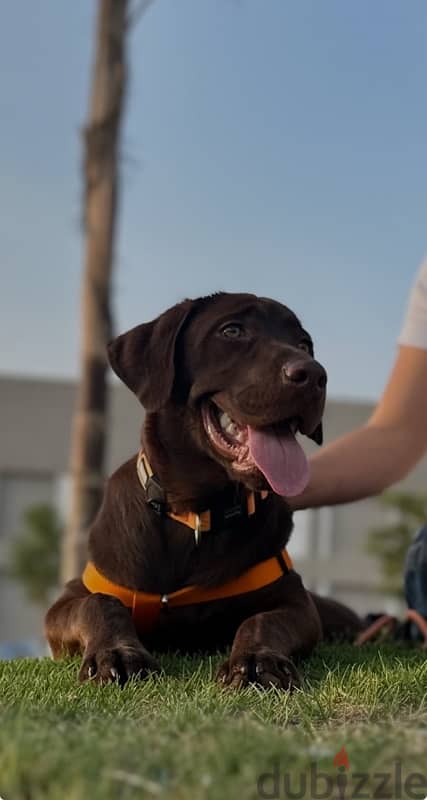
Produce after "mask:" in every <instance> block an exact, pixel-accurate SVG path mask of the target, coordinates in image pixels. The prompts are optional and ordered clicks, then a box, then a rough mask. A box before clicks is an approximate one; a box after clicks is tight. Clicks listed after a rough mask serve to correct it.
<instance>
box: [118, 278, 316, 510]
mask: <svg viewBox="0 0 427 800" xmlns="http://www.w3.org/2000/svg"><path fill="white" fill-rule="evenodd" d="M108 352H109V358H110V363H111V366H112V368H113V369H114V371H115V372H116V374H117V375H118V376H119V378H121V380H122V381H123V382H124V383H125V384H126V385H127V386H128V387H129V388H130V389H131V390H132V391H133V392H134V393H135V394H136V395H137V396H138V397H139V399H140V401H141V403H142V405H143V406H144V408H145V409H146V411H147V412H148V413H153V412H156V413H158V412H160V411H163V413H165V414H167V413H168V409H169V411H171V409H172V407H173V408H175V409H176V408H177V407H180V408H181V409H183V411H184V414H187V415H188V418H189V424H188V426H186V429H187V430H188V436H191V438H192V442H191V448H194V446H196V447H197V448H198V450H199V451H200V450H202V451H203V452H204V453H206V452H207V453H208V454H209V457H210V458H211V459H214V460H215V461H216V462H217V463H219V464H220V465H221V466H222V467H223V468H224V469H225V470H226V472H227V473H228V475H229V477H230V478H231V479H232V480H238V481H240V482H242V483H244V484H245V485H246V486H248V487H249V488H253V489H263V488H264V489H265V488H267V489H269V488H272V489H273V490H274V491H275V492H276V493H278V494H281V495H283V496H286V497H291V496H292V495H296V494H299V493H301V492H302V490H303V489H304V487H305V485H306V483H307V480H308V467H307V461H306V458H305V456H304V453H303V451H302V448H301V447H300V445H299V444H298V442H297V440H296V438H295V434H296V432H297V431H299V432H301V433H302V434H305V435H307V436H309V437H310V438H312V439H314V441H316V442H317V443H318V444H321V442H322V423H321V420H322V414H323V409H324V404H325V394H326V380H327V378H326V372H325V370H324V369H323V367H322V366H321V365H320V364H319V363H318V362H317V361H315V359H314V354H313V345H312V341H311V338H310V336H309V334H308V333H307V331H305V330H304V328H303V327H302V326H301V324H300V322H299V320H298V319H297V317H296V316H295V314H294V313H293V312H292V311H290V309H289V308H286V306H283V305H281V304H280V303H277V302H275V301H274V300H269V299H266V298H260V297H256V296H255V295H250V294H226V293H220V294H217V295H213V296H211V297H207V298H200V299H198V300H185V301H184V302H183V303H180V304H178V305H176V306H173V308H171V309H169V310H168V311H166V312H165V313H164V314H162V315H161V316H160V317H158V318H157V319H156V320H153V321H152V322H149V323H146V324H143V325H139V326H137V327H136V328H133V329H132V330H131V331H129V332H128V333H124V334H123V335H122V336H119V337H118V338H117V339H115V340H114V341H113V342H111V344H110V345H109V350H108ZM189 446H190V443H189Z"/></svg>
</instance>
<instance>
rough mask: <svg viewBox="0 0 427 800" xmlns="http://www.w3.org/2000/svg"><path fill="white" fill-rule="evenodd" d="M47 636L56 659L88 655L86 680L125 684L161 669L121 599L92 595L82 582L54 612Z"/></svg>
mask: <svg viewBox="0 0 427 800" xmlns="http://www.w3.org/2000/svg"><path fill="white" fill-rule="evenodd" d="M45 632H46V638H47V640H48V642H49V645H50V648H51V651H52V655H53V657H54V658H55V659H57V658H60V657H61V656H63V655H64V654H69V655H74V654H76V653H80V654H81V655H82V656H83V661H82V665H81V669H80V673H79V680H80V681H86V680H92V679H93V680H95V681H97V682H99V683H107V682H110V681H116V682H118V683H120V684H121V685H123V684H124V683H125V682H126V681H127V680H128V679H129V678H131V677H139V678H143V677H145V676H146V675H147V673H148V672H150V671H155V670H157V669H158V668H159V666H158V664H157V662H156V660H155V659H154V658H153V657H152V656H151V655H150V653H149V652H148V650H146V649H145V647H143V645H142V644H141V642H140V640H139V638H138V635H137V632H136V629H135V626H134V623H133V621H132V617H131V615H130V612H129V609H128V608H126V607H125V606H124V605H123V604H122V603H121V602H120V600H118V599H117V598H115V597H110V596H108V595H104V594H90V593H89V592H88V591H87V589H86V588H85V587H84V585H83V583H82V582H81V581H80V580H75V581H71V582H70V583H69V584H68V585H67V587H66V589H65V591H64V593H63V595H62V596H61V597H60V598H59V600H57V602H56V603H55V604H54V605H53V606H52V608H50V609H49V611H48V612H47V614H46V620H45Z"/></svg>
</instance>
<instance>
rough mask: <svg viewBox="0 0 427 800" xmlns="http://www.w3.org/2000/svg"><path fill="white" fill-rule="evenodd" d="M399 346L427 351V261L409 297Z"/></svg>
mask: <svg viewBox="0 0 427 800" xmlns="http://www.w3.org/2000/svg"><path fill="white" fill-rule="evenodd" d="M398 341H399V344H403V345H409V346H410V347H420V348H422V349H423V350H427V260H426V261H424V263H423V265H422V267H421V269H420V271H419V273H418V277H417V279H416V281H415V284H414V286H413V288H412V291H411V294H410V296H409V303H408V307H407V310H406V316H405V320H404V323H403V328H402V331H401V334H400V336H399V340H398Z"/></svg>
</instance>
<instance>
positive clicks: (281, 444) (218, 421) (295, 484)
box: [202, 401, 309, 497]
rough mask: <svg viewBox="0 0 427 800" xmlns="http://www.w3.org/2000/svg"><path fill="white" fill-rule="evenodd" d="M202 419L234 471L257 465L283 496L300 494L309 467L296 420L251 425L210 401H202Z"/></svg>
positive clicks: (209, 436) (218, 449)
mask: <svg viewBox="0 0 427 800" xmlns="http://www.w3.org/2000/svg"><path fill="white" fill-rule="evenodd" d="M202 419H203V425H204V428H205V431H206V434H207V436H208V438H209V441H210V442H211V444H212V446H213V447H214V448H215V450H216V451H217V452H218V453H219V454H220V455H222V456H223V457H225V458H226V459H227V460H229V461H230V462H231V464H232V467H233V469H234V470H235V471H236V472H241V473H242V472H254V471H255V470H256V469H258V470H259V471H260V472H262V474H263V475H264V477H265V478H266V480H267V481H268V483H269V485H270V486H271V488H272V489H273V491H274V492H276V494H280V495H283V496H284V497H293V496H295V495H298V494H301V492H302V491H303V490H304V489H305V487H306V486H307V483H308V478H309V469H308V463H307V459H306V456H305V453H304V451H303V449H302V447H301V446H300V444H299V443H298V442H297V440H296V437H295V434H296V431H297V428H298V421H297V420H287V421H284V422H283V423H280V424H279V425H269V426H266V427H263V428H253V427H251V426H250V425H241V424H239V423H238V422H236V420H234V419H232V418H231V417H230V416H229V415H228V414H227V413H226V412H225V411H222V410H221V409H220V408H219V407H218V406H217V405H215V403H213V402H212V401H207V402H205V403H204V404H203V406H202Z"/></svg>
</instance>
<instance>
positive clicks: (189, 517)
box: [136, 450, 268, 544]
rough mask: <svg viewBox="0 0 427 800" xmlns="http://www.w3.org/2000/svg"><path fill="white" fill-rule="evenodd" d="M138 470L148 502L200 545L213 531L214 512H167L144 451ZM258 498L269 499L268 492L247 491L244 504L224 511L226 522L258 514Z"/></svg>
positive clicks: (161, 492) (164, 499) (140, 457)
mask: <svg viewBox="0 0 427 800" xmlns="http://www.w3.org/2000/svg"><path fill="white" fill-rule="evenodd" d="M136 470H137V473H138V478H139V480H140V483H141V486H142V487H143V489H144V491H145V493H146V495H147V502H148V503H149V505H150V506H151V507H152V508H154V510H155V511H156V512H157V513H165V514H166V515H167V516H168V517H170V518H171V519H174V520H175V521H176V522H180V523H181V524H182V525H186V526H187V527H188V528H191V530H192V531H194V537H195V540H196V544H199V540H200V534H201V533H206V532H207V531H210V530H212V527H213V524H212V516H213V515H212V511H211V510H210V509H207V510H206V511H201V512H200V514H197V513H196V512H195V511H186V512H184V513H183V514H174V513H173V512H172V511H168V510H167V506H166V495H165V493H164V490H163V489H162V487H161V485H160V483H159V481H158V479H157V477H156V476H155V474H154V472H153V470H152V468H151V465H150V462H149V461H148V458H147V456H146V455H145V453H144V451H143V450H140V451H139V453H138V458H137V462H136ZM257 497H259V498H261V500H265V499H266V498H267V497H268V492H251V491H250V490H249V489H247V490H246V497H245V502H244V503H238V504H234V505H233V506H231V507H230V508H226V509H224V510H223V519H224V522H227V521H228V522H230V520H232V519H233V518H240V517H241V516H242V515H243V513H246V514H247V515H248V516H252V514H255V513H256V508H257Z"/></svg>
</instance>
